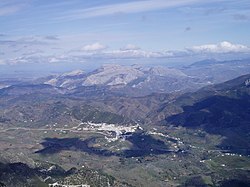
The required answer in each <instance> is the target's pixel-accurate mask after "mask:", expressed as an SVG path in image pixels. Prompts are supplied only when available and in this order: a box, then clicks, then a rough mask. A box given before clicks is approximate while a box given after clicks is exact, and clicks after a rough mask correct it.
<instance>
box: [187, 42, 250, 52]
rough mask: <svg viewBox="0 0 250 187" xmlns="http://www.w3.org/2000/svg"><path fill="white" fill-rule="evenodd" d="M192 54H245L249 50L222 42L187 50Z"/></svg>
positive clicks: (249, 49) (245, 47)
mask: <svg viewBox="0 0 250 187" xmlns="http://www.w3.org/2000/svg"><path fill="white" fill-rule="evenodd" d="M188 50H189V51H192V52H194V53H245V52H250V48H249V47H248V46H245V45H241V44H232V43H230V42H227V41H224V42H221V43H218V44H207V45H200V46H194V47H192V48H189V49H188Z"/></svg>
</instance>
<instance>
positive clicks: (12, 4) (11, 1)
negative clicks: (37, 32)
mask: <svg viewBox="0 0 250 187" xmlns="http://www.w3.org/2000/svg"><path fill="white" fill-rule="evenodd" d="M28 2H29V0H25V1H22V2H21V1H18V0H1V1H0V16H8V15H11V14H14V13H16V12H19V11H20V10H22V9H23V8H25V7H26V6H27V5H28V4H29V3H28Z"/></svg>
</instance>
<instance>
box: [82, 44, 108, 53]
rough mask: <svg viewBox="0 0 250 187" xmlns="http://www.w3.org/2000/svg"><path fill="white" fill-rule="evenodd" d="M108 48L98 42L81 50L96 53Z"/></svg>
mask: <svg viewBox="0 0 250 187" xmlns="http://www.w3.org/2000/svg"><path fill="white" fill-rule="evenodd" d="M106 48H107V46H105V45H102V44H100V43H98V42H96V43H93V44H90V45H85V46H84V47H83V48H82V49H81V50H82V51H86V52H94V51H101V50H104V49H106Z"/></svg>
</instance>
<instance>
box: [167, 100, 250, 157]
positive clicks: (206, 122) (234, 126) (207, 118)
mask: <svg viewBox="0 0 250 187" xmlns="http://www.w3.org/2000/svg"><path fill="white" fill-rule="evenodd" d="M241 98H242V99H233V98H229V97H224V96H212V97H209V98H206V99H204V100H202V101H200V102H197V103H195V104H193V105H192V106H183V107H182V108H183V111H184V112H182V113H180V114H177V115H173V116H170V117H168V118H167V119H166V121H167V122H168V123H171V124H174V125H181V126H184V127H188V128H197V127H199V128H200V127H202V128H203V129H204V130H205V131H206V132H208V133H211V134H219V135H222V136H224V137H226V139H225V140H224V141H223V142H222V143H221V144H220V145H219V147H220V148H222V149H227V150H228V149H229V150H232V151H233V152H238V153H241V154H249V153H250V141H249V140H250V139H249V138H250V137H249V135H248V134H249V132H250V125H249V121H250V115H249V114H250V97H249V96H248V95H246V96H242V97H241Z"/></svg>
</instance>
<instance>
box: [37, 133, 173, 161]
mask: <svg viewBox="0 0 250 187" xmlns="http://www.w3.org/2000/svg"><path fill="white" fill-rule="evenodd" d="M127 140H128V141H130V142H131V143H132V145H133V146H132V148H131V149H128V150H124V151H123V152H119V153H118V152H111V151H109V150H106V149H99V148H94V147H91V146H89V144H90V143H91V142H94V141H95V138H89V139H86V140H81V139H79V138H63V139H59V138H46V139H45V141H44V142H42V143H41V144H42V145H43V147H44V148H43V149H41V150H39V151H36V152H35V153H39V154H43V155H46V154H56V153H59V152H61V151H64V150H71V151H82V152H86V153H88V154H94V155H99V156H120V157H126V158H130V157H140V156H147V155H159V154H165V153H169V152H170V151H169V149H168V146H167V145H166V144H165V143H164V142H163V141H161V140H156V139H154V138H153V137H151V136H150V135H145V134H142V133H135V134H133V136H130V137H128V138H127Z"/></svg>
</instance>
